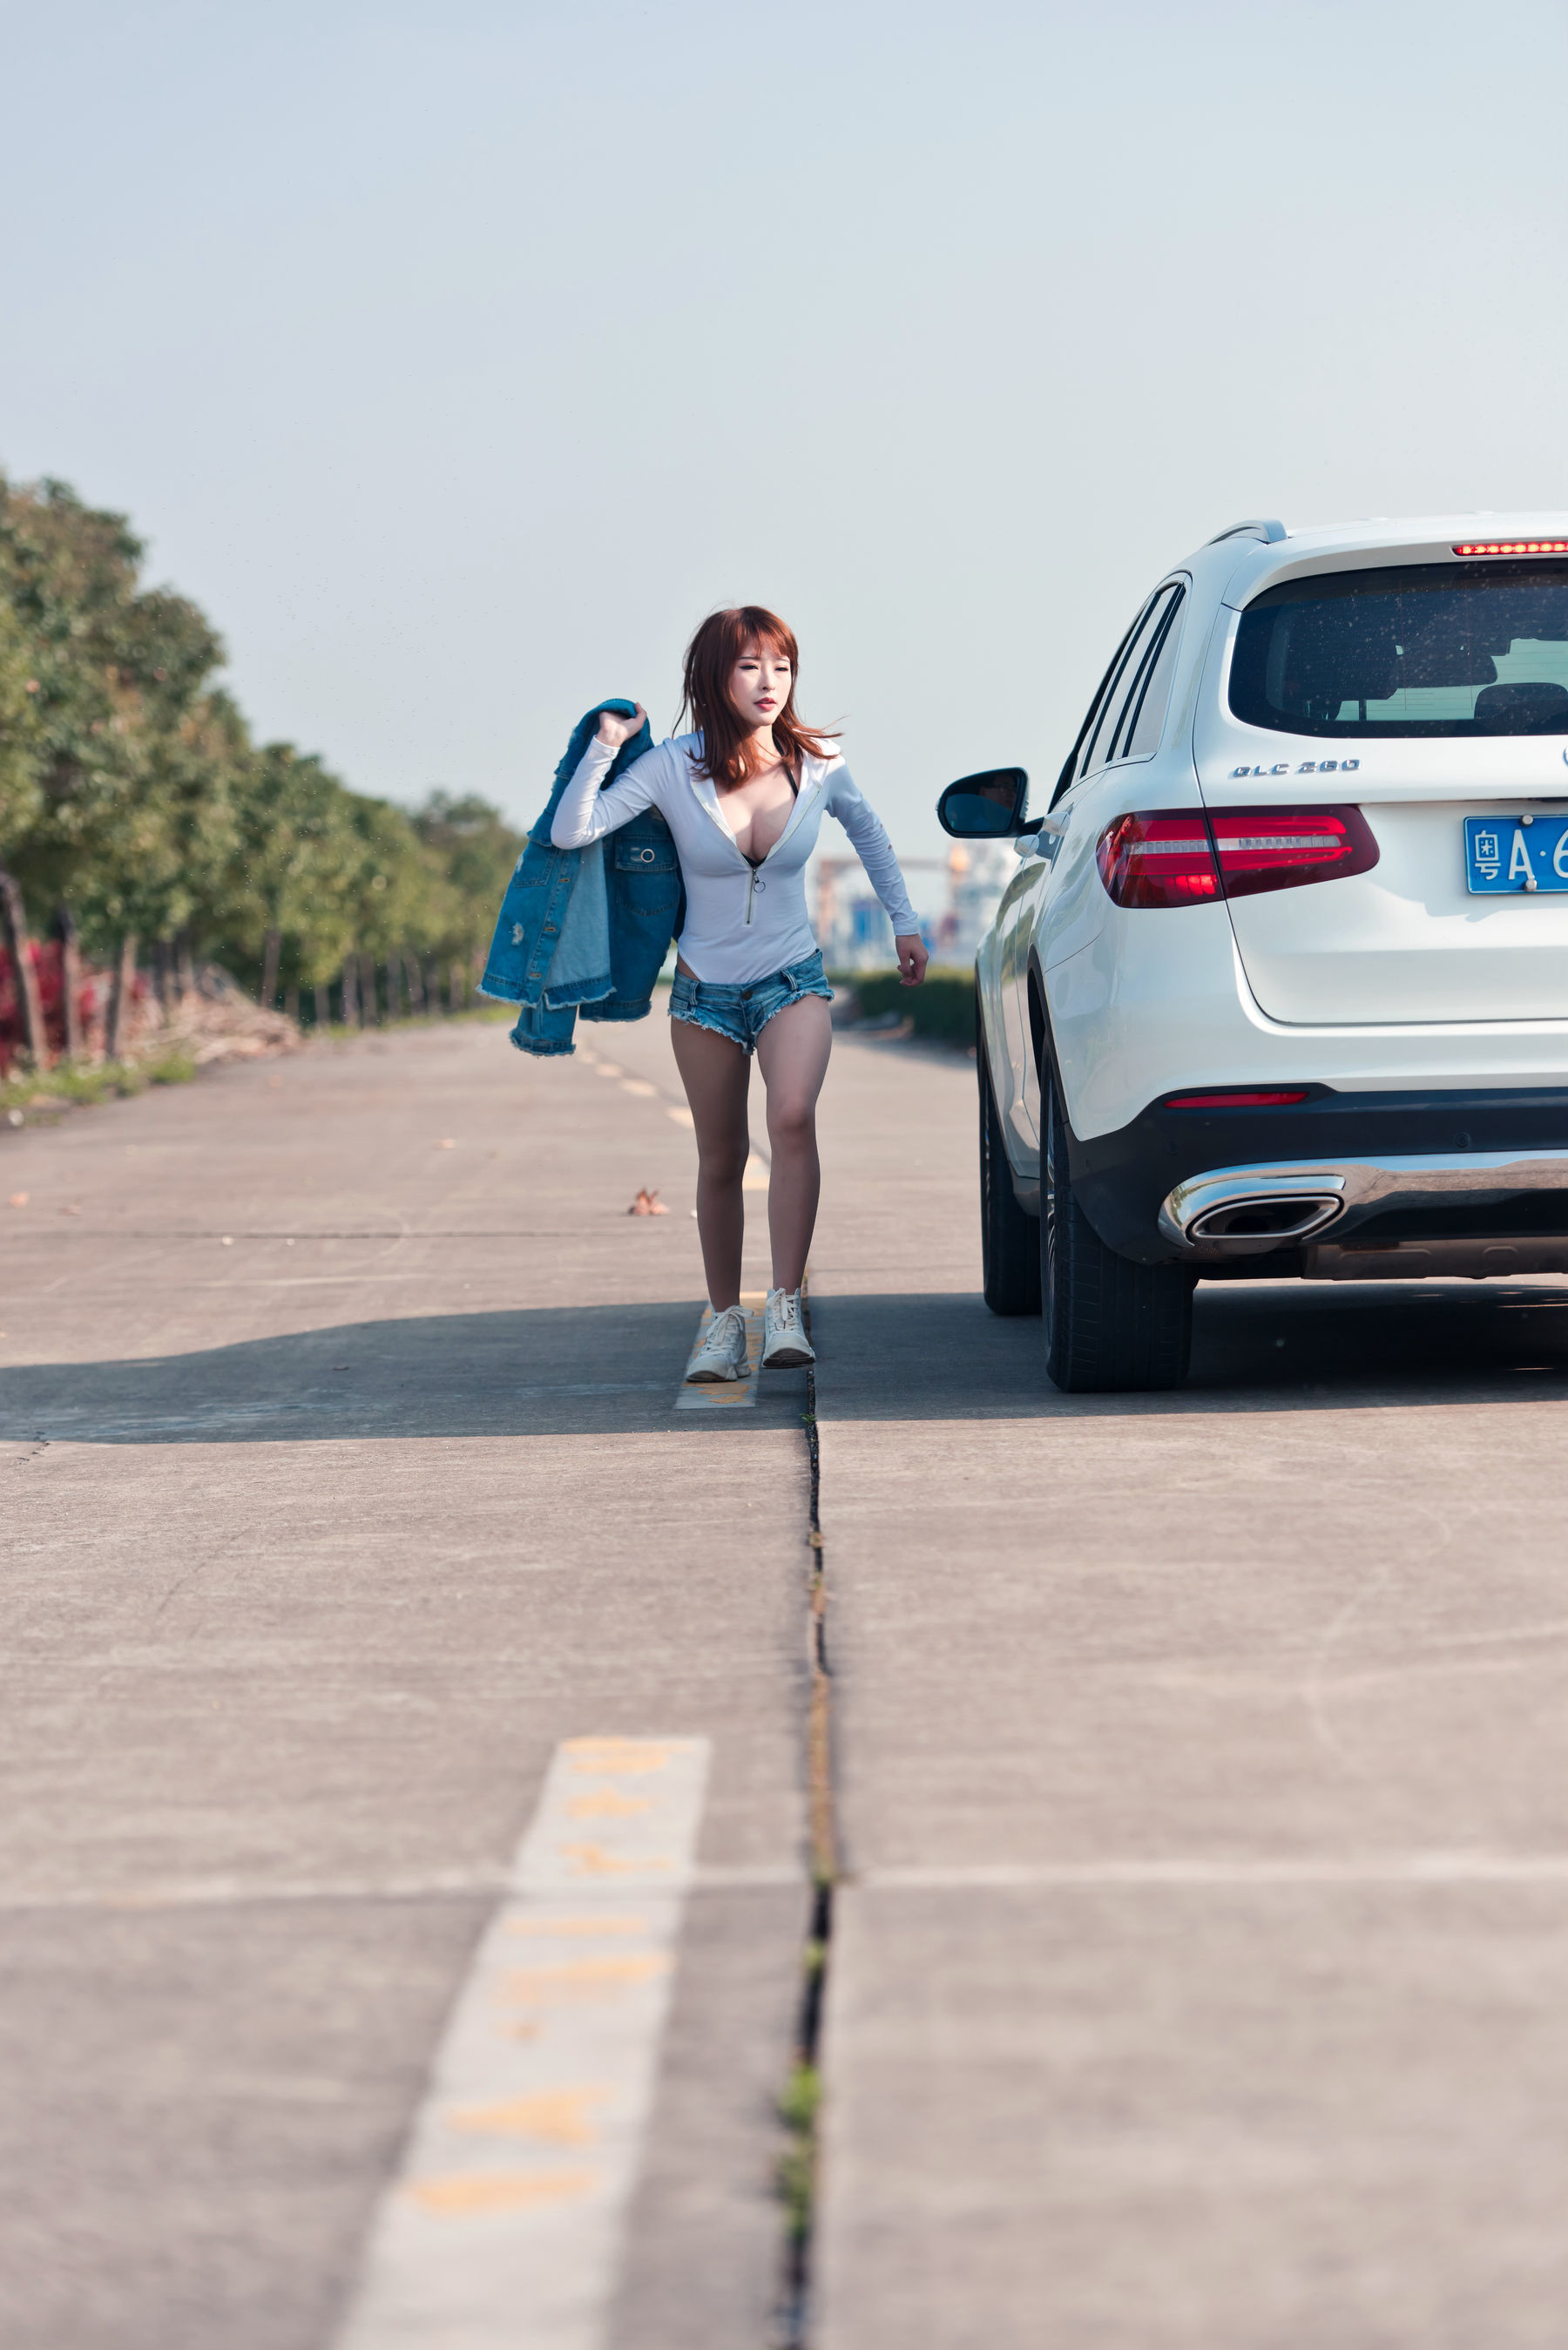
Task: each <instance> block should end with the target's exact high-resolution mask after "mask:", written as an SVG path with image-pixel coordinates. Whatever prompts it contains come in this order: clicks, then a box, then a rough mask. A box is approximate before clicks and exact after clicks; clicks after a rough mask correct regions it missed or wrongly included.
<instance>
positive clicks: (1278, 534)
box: [1209, 522, 1285, 546]
mask: <svg viewBox="0 0 1568 2350" xmlns="http://www.w3.org/2000/svg"><path fill="white" fill-rule="evenodd" d="M1284 536H1285V526H1284V524H1283V523H1282V522H1233V523H1232V524H1231V527H1230V529H1229V530H1220V531H1216V532H1215V534H1214V536H1213V537H1212V538H1211V539H1210V541H1209V545H1210V546H1219V544H1220V540H1221V539H1222V538H1261V539H1262V540H1264V541H1265V542H1266V544H1267V545H1268V546H1278V544H1279V542H1280V540H1281V539H1282V538H1283V537H1284Z"/></svg>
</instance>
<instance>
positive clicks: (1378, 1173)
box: [1158, 1150, 1568, 1260]
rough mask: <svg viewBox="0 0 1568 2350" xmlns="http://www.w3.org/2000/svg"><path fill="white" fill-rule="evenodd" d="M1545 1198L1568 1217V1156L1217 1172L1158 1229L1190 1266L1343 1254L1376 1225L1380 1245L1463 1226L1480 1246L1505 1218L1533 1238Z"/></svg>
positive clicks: (1196, 1179)
mask: <svg viewBox="0 0 1568 2350" xmlns="http://www.w3.org/2000/svg"><path fill="white" fill-rule="evenodd" d="M1541 1194H1550V1195H1552V1199H1551V1203H1550V1207H1549V1211H1548V1212H1549V1215H1550V1216H1551V1217H1552V1219H1553V1220H1555V1219H1556V1218H1557V1217H1559V1216H1561V1215H1563V1212H1564V1211H1565V1210H1568V1150H1561V1151H1552V1150H1532V1151H1526V1152H1523V1153H1521V1154H1515V1153H1513V1152H1511V1151H1507V1150H1474V1151H1470V1152H1468V1153H1466V1154H1463V1155H1459V1156H1455V1157H1453V1158H1441V1157H1438V1156H1437V1155H1435V1154H1432V1153H1426V1154H1416V1155H1413V1156H1411V1157H1409V1158H1404V1159H1395V1158H1390V1159H1386V1160H1384V1161H1383V1162H1381V1163H1378V1162H1376V1161H1375V1160H1372V1159H1361V1160H1352V1161H1350V1162H1349V1163H1348V1164H1346V1163H1345V1162H1344V1161H1334V1160H1330V1159H1318V1160H1315V1161H1308V1162H1305V1163H1303V1164H1301V1165H1296V1166H1292V1165H1290V1164H1289V1163H1288V1162H1287V1163H1286V1164H1284V1165H1264V1166H1257V1167H1220V1168H1213V1169H1210V1170H1209V1171H1207V1172H1206V1173H1204V1174H1201V1175H1193V1176H1189V1177H1187V1178H1186V1179H1184V1180H1182V1181H1181V1182H1179V1183H1178V1184H1176V1185H1175V1186H1174V1188H1173V1189H1172V1190H1171V1191H1168V1193H1167V1194H1166V1197H1165V1199H1164V1201H1162V1202H1161V1204H1160V1211H1159V1217H1158V1222H1159V1229H1160V1232H1161V1234H1162V1236H1163V1237H1164V1238H1165V1239H1166V1240H1168V1242H1169V1243H1170V1244H1171V1247H1172V1248H1173V1249H1174V1250H1175V1251H1176V1252H1177V1253H1179V1255H1181V1256H1184V1257H1191V1258H1193V1259H1195V1260H1196V1259H1201V1258H1203V1257H1205V1256H1218V1257H1221V1258H1223V1257H1242V1256H1266V1255H1267V1254H1268V1253H1269V1252H1270V1251H1271V1250H1272V1249H1276V1248H1278V1247H1280V1246H1281V1245H1282V1243H1291V1244H1292V1245H1293V1246H1299V1245H1300V1244H1301V1243H1303V1242H1305V1241H1307V1240H1313V1241H1317V1240H1320V1239H1321V1240H1332V1241H1333V1242H1334V1243H1335V1244H1337V1243H1340V1242H1342V1241H1344V1240H1345V1239H1347V1238H1348V1237H1349V1235H1350V1234H1351V1233H1352V1232H1359V1231H1361V1230H1362V1229H1363V1228H1364V1227H1365V1226H1367V1225H1370V1224H1376V1227H1377V1237H1378V1238H1379V1239H1386V1240H1394V1239H1407V1238H1410V1239H1413V1238H1415V1237H1417V1232H1418V1233H1419V1235H1420V1236H1421V1237H1423V1238H1426V1239H1432V1240H1436V1239H1438V1238H1439V1237H1441V1238H1446V1239H1457V1238H1459V1237H1460V1236H1461V1235H1460V1233H1459V1232H1458V1231H1457V1230H1456V1231H1454V1232H1449V1231H1447V1230H1446V1229H1444V1228H1445V1227H1447V1226H1449V1225H1451V1224H1455V1223H1456V1222H1463V1223H1464V1224H1465V1225H1466V1226H1467V1227H1468V1228H1469V1229H1468V1230H1467V1232H1466V1233H1465V1234H1464V1236H1465V1237H1479V1236H1480V1223H1479V1222H1477V1221H1476V1220H1477V1218H1478V1217H1480V1219H1481V1220H1482V1221H1483V1222H1484V1221H1485V1220H1486V1219H1487V1218H1488V1217H1490V1216H1494V1215H1507V1216H1509V1217H1511V1218H1512V1220H1513V1221H1512V1222H1510V1223H1509V1225H1508V1229H1509V1231H1510V1232H1520V1231H1521V1230H1523V1229H1529V1230H1531V1231H1532V1232H1533V1231H1535V1230H1537V1229H1539V1227H1537V1226H1536V1225H1535V1224H1534V1223H1533V1222H1531V1221H1530V1220H1529V1211H1530V1210H1531V1209H1533V1208H1534V1207H1535V1206H1537V1205H1538V1204H1539V1195H1541ZM1521 1208H1523V1209H1524V1210H1525V1211H1526V1220H1525V1222H1524V1223H1523V1224H1521V1221H1520V1211H1521ZM1396 1226H1397V1229H1396Z"/></svg>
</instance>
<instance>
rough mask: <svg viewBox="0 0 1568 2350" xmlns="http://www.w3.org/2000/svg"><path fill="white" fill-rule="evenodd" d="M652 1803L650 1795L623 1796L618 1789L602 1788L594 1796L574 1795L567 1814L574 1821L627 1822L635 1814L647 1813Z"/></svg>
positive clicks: (567, 1807)
mask: <svg viewBox="0 0 1568 2350" xmlns="http://www.w3.org/2000/svg"><path fill="white" fill-rule="evenodd" d="M650 1803H651V1798H650V1797H649V1796H648V1795H623V1794H621V1793H620V1792H619V1790H618V1788H615V1787H601V1788H600V1789H599V1791H598V1793H597V1794H594V1795H574V1796H573V1798H572V1800H571V1802H570V1803H569V1804H567V1805H566V1812H567V1814H568V1816H569V1817H570V1818H572V1819H574V1820H625V1819H629V1818H630V1816H631V1814H632V1813H633V1812H646V1811H647V1810H648V1809H649V1805H650Z"/></svg>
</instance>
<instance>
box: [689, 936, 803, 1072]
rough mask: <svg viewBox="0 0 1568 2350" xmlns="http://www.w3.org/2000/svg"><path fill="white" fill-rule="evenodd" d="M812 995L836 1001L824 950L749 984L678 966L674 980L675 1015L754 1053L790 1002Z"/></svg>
mask: <svg viewBox="0 0 1568 2350" xmlns="http://www.w3.org/2000/svg"><path fill="white" fill-rule="evenodd" d="M808 995H822V996H826V999H827V1001H828V1003H832V1001H833V990H832V988H831V987H829V985H828V983H827V977H826V972H824V970H823V968H822V956H821V953H820V951H819V952H818V953H816V954H812V955H807V956H806V958H805V962H792V963H789V964H787V965H786V966H785V968H784V970H783V971H774V972H769V974H768V976H767V978H766V979H753V980H751V981H750V982H748V983H747V984H746V985H745V986H744V987H728V986H724V985H722V984H721V983H717V982H713V981H709V980H704V979H689V978H688V977H687V975H686V973H685V972H683V971H678V972H676V974H675V977H674V978H673V980H672V981H671V982H670V1018H671V1020H684V1021H685V1023H686V1024H687V1026H688V1027H689V1028H710V1029H711V1030H712V1032H713V1034H714V1035H715V1036H727V1037H728V1038H729V1040H730V1042H731V1044H732V1045H739V1046H740V1048H741V1050H742V1053H753V1052H755V1050H756V1045H757V1038H758V1037H759V1036H760V1035H762V1033H763V1029H764V1028H765V1027H766V1026H767V1024H768V1022H769V1021H770V1020H772V1019H774V1017H775V1015H776V1014H779V1013H781V1012H784V1011H785V1010H787V1008H788V1007H789V1005H790V1004H792V1003H804V1001H805V998H806V997H807V996H808Z"/></svg>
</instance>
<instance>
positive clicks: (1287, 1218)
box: [1159, 1167, 1345, 1256]
mask: <svg viewBox="0 0 1568 2350" xmlns="http://www.w3.org/2000/svg"><path fill="white" fill-rule="evenodd" d="M1344 1185H1345V1178H1344V1176H1343V1175H1340V1174H1337V1173H1336V1172H1334V1170H1330V1169H1327V1168H1324V1167H1312V1168H1300V1169H1295V1168H1290V1167H1227V1168H1225V1169H1223V1170H1220V1172H1218V1173H1215V1174H1210V1175H1195V1176H1193V1177H1191V1178H1190V1179H1189V1180H1188V1181H1187V1182H1185V1183H1179V1184H1178V1185H1177V1186H1176V1188H1175V1190H1174V1191H1172V1192H1171V1193H1170V1194H1169V1196H1168V1199H1167V1200H1166V1201H1165V1204H1164V1206H1163V1207H1162V1208H1161V1209H1160V1211H1159V1229H1160V1232H1161V1233H1162V1234H1163V1236H1164V1237H1165V1239H1166V1240H1168V1241H1169V1242H1170V1243H1172V1244H1173V1245H1174V1246H1175V1247H1177V1248H1179V1250H1180V1251H1181V1252H1182V1253H1183V1254H1184V1255H1194V1254H1197V1253H1199V1252H1200V1251H1201V1252H1202V1253H1204V1254H1206V1255H1209V1256H1266V1255H1267V1254H1268V1253H1269V1251H1270V1250H1271V1249H1276V1248H1282V1247H1285V1246H1288V1245H1289V1243H1292V1242H1293V1241H1303V1240H1306V1239H1308V1238H1310V1237H1311V1236H1312V1235H1313V1234H1314V1233H1315V1232H1322V1231H1323V1230H1324V1228H1325V1226H1327V1225H1329V1224H1331V1223H1333V1222H1334V1218H1335V1217H1336V1216H1338V1215H1340V1214H1341V1213H1342V1212H1343V1211H1344V1208H1345V1191H1344Z"/></svg>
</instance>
